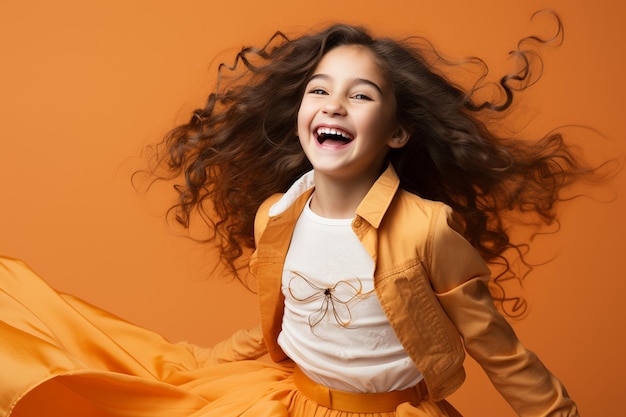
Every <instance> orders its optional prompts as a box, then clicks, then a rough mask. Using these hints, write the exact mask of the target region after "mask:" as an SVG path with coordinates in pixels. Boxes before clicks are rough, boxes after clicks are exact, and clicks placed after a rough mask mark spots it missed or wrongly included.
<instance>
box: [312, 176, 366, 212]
mask: <svg viewBox="0 0 626 417" xmlns="http://www.w3.org/2000/svg"><path fill="white" fill-rule="evenodd" d="M374 182H376V178H371V179H362V178H361V179H359V180H357V181H345V180H336V179H334V178H330V177H328V176H325V175H324V174H318V173H317V172H316V173H315V193H314V194H313V199H312V200H311V210H312V211H313V212H314V213H315V214H318V215H320V216H323V217H327V218H332V219H349V218H352V217H354V216H355V214H356V209H357V207H358V206H359V204H361V201H362V200H363V198H364V197H365V195H366V194H367V192H368V191H369V189H370V188H371V187H372V185H373V184H374Z"/></svg>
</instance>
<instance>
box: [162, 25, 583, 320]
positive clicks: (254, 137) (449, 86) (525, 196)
mask: <svg viewBox="0 0 626 417" xmlns="http://www.w3.org/2000/svg"><path fill="white" fill-rule="evenodd" d="M556 21H557V23H558V25H557V26H558V27H557V33H556V35H555V37H554V39H555V40H557V41H558V40H559V39H560V38H561V36H562V26H561V22H560V20H559V19H558V17H557V18H556ZM548 41H549V40H543V39H540V38H537V37H528V38H524V39H522V40H521V41H520V42H519V44H518V48H517V50H516V51H515V52H514V54H515V55H516V56H517V57H518V58H519V59H520V62H521V63H522V65H521V67H520V69H519V70H517V71H515V72H513V73H511V74H508V75H506V76H505V77H503V78H502V79H501V80H500V82H499V87H498V88H499V91H500V92H501V93H502V94H501V97H502V98H501V99H500V100H497V101H493V102H491V101H484V102H476V99H475V97H476V94H475V91H476V89H478V88H480V87H481V85H480V84H477V85H476V87H475V88H468V89H465V90H464V89H462V88H460V87H458V86H455V85H454V84H453V83H452V82H451V81H449V80H448V79H447V78H446V77H445V76H444V75H443V74H442V72H441V71H442V69H443V68H445V67H446V66H447V65H449V64H448V63H447V62H446V61H445V60H444V59H443V57H442V56H441V55H440V54H439V53H437V52H436V51H435V49H434V48H433V47H432V46H431V45H430V44H428V43H427V42H424V40H423V39H418V38H411V39H407V40H406V41H402V42H400V41H396V40H392V39H387V38H381V39H374V38H373V37H371V36H370V35H369V34H368V32H367V31H366V30H364V29H363V28H359V27H354V26H349V25H344V24H336V25H332V26H330V27H328V28H326V29H324V30H322V31H319V32H317V33H314V34H308V35H304V36H300V37H296V38H294V39H288V38H287V37H286V36H284V35H283V34H282V33H280V32H279V33H277V34H276V35H274V37H272V39H271V40H270V42H269V43H268V44H267V45H265V46H264V47H262V48H252V47H250V48H244V49H242V50H241V51H240V52H239V53H238V54H237V55H236V59H235V62H234V64H233V65H232V66H226V65H224V64H222V65H221V66H220V69H219V78H218V86H217V88H216V90H215V91H214V92H213V93H211V94H210V96H209V98H208V101H207V104H206V106H205V107H204V108H202V109H198V110H196V111H195V112H194V114H193V116H192V117H191V120H190V121H189V122H188V123H186V124H183V125H181V126H178V127H176V128H175V129H174V130H172V131H171V132H170V133H169V134H168V135H167V137H166V138H165V140H164V142H163V143H162V144H161V145H162V146H163V149H165V151H166V152H164V153H162V154H161V158H162V159H161V163H162V166H164V167H165V168H166V170H167V171H168V173H169V174H173V175H174V176H179V175H181V174H182V176H183V177H184V181H183V183H182V184H179V185H177V186H176V189H177V191H178V194H179V201H178V204H177V205H176V206H175V207H173V210H174V212H175V213H176V219H177V220H178V222H180V223H181V224H182V225H184V226H185V227H189V225H190V219H191V218H192V217H193V215H194V213H196V214H198V213H199V214H200V216H201V217H202V219H204V221H205V222H206V223H207V224H208V226H209V227H210V230H211V231H212V233H213V234H212V236H211V239H213V240H214V241H215V242H216V243H217V244H218V246H219V248H220V251H221V252H220V254H221V259H222V260H223V261H224V262H225V264H226V265H227V266H229V267H230V268H231V269H232V271H233V272H235V274H237V269H238V267H237V265H238V263H237V260H238V259H239V258H240V257H241V255H242V254H243V248H245V247H248V248H252V247H253V246H254V237H253V223H254V216H255V213H256V211H257V209H258V207H259V205H260V204H261V203H262V202H263V201H264V200H265V199H266V198H268V197H269V196H270V195H272V194H274V193H277V192H284V191H286V189H287V188H288V187H289V186H290V185H291V183H292V182H293V181H294V180H295V179H297V178H298V177H299V176H301V175H302V174H304V173H305V172H306V171H308V170H309V169H311V166H310V164H309V162H308V161H307V159H306V158H305V156H304V153H303V151H302V148H301V147H300V143H299V141H298V139H297V137H296V120H297V113H298V108H299V104H300V100H301V98H302V96H303V94H304V88H305V84H306V83H307V81H308V80H309V78H310V76H311V75H312V72H313V71H314V70H315V68H316V65H317V64H318V62H319V61H320V59H321V58H322V57H323V56H324V54H325V53H327V52H328V51H329V50H331V49H333V48H335V47H337V46H340V45H361V46H363V47H364V48H367V49H368V50H370V51H371V52H372V53H373V55H374V56H375V57H376V59H377V61H378V63H379V65H380V66H381V68H382V70H383V72H384V73H385V74H386V75H387V77H388V79H389V82H390V84H391V86H392V88H393V91H394V93H395V97H396V101H397V117H398V120H399V122H400V123H401V124H402V125H403V126H404V127H405V128H406V129H407V130H408V131H409V132H411V137H410V140H409V142H408V144H407V145H406V146H405V147H404V148H401V149H393V150H391V151H390V153H389V156H388V158H389V161H390V162H391V163H392V164H393V165H394V167H395V169H396V171H397V172H398V174H399V176H400V179H401V186H402V187H403V188H404V189H406V190H408V191H411V192H413V193H415V194H418V195H420V196H422V197H424V198H428V199H432V200H438V201H442V202H444V203H446V204H448V205H450V206H451V207H452V208H453V209H454V210H455V211H456V212H457V213H458V214H459V216H460V217H461V218H462V220H463V223H464V225H465V237H466V238H467V239H468V240H469V241H470V242H471V244H472V245H473V246H474V247H476V249H477V250H478V251H479V252H480V254H481V255H482V256H483V257H484V259H485V260H486V261H488V262H491V263H501V264H503V265H504V266H505V268H504V272H507V271H509V272H510V268H509V263H508V261H507V257H505V256H504V253H505V252H506V251H510V250H513V251H514V252H517V255H519V257H521V258H522V260H523V250H522V249H523V248H524V245H522V244H515V243H513V242H511V239H510V234H509V233H510V232H509V227H510V226H511V224H510V223H507V221H509V220H510V219H511V217H512V216H510V214H511V213H521V214H524V213H526V214H527V213H532V214H533V215H535V216H536V218H537V219H538V220H539V222H540V223H543V224H550V223H552V222H554V221H555V204H556V203H557V202H558V201H559V200H560V199H561V197H560V192H561V190H562V189H563V188H564V187H566V186H568V185H570V184H572V183H573V182H574V181H575V180H576V179H578V178H579V177H580V176H583V175H589V174H590V173H592V172H593V170H591V169H588V168H586V167H585V166H584V165H583V164H581V163H580V162H579V161H578V159H577V158H576V157H575V155H574V154H573V152H572V151H571V149H570V147H569V146H568V145H566V143H565V142H564V140H563V137H562V136H561V135H560V134H559V133H554V132H553V133H550V134H549V135H547V136H545V137H543V138H541V139H539V140H537V141H528V140H522V139H518V138H511V137H501V136H498V135H496V134H494V133H492V132H491V131H490V129H488V128H487V125H486V122H487V123H488V121H489V120H491V119H493V118H494V115H497V114H499V113H501V112H504V111H506V110H508V109H510V107H511V104H512V103H513V100H514V96H515V94H516V93H517V91H519V90H522V89H524V88H526V87H527V86H528V85H530V84H532V83H534V82H535V81H536V79H537V77H538V76H539V75H538V74H536V73H533V72H532V71H531V68H532V66H533V65H537V63H539V65H540V63H541V62H540V58H538V55H537V54H536V53H535V52H533V49H532V48H527V49H526V46H527V45H530V44H534V45H539V44H542V43H545V42H548ZM472 61H473V62H474V63H478V64H479V65H480V66H481V67H482V68H483V69H484V71H485V73H486V65H485V64H484V63H483V62H482V61H480V60H478V59H473V60H472ZM513 217H514V216H513ZM497 279H498V277H496V278H495V281H494V282H496V283H497ZM501 295H502V297H500V298H502V299H504V298H505V297H504V295H503V294H501ZM519 308H520V305H519V304H518V305H516V306H515V307H514V309H519Z"/></svg>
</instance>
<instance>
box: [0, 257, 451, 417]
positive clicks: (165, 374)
mask: <svg viewBox="0 0 626 417" xmlns="http://www.w3.org/2000/svg"><path fill="white" fill-rule="evenodd" d="M259 334H260V333H259ZM0 340H1V344H0V416H7V417H8V416H11V417H25V416H28V417H34V416H36V417H47V416H50V417H52V416H55V417H58V416H64V417H79V416H80V417H86V416H89V417H113V416H115V417H148V416H150V417H166V416H167V417H200V416H203V417H225V416H228V417H231V416H244V417H287V416H299V417H308V416H313V417H317V416H327V417H356V416H363V417H364V416H371V417H374V416H376V417H392V416H399V417H436V416H444V417H445V416H449V417H452V416H457V415H458V414H456V412H455V411H454V410H453V409H452V408H451V407H449V405H448V404H447V403H445V402H442V403H438V404H436V403H434V402H431V401H422V402H421V403H420V404H419V405H418V406H417V407H413V406H411V405H410V404H408V403H405V404H401V405H400V406H399V407H398V408H397V410H396V411H395V412H391V413H375V414H357V413H346V412H338V411H333V410H329V409H327V408H325V407H322V406H319V405H318V404H316V403H315V402H313V401H311V400H309V399H307V398H306V397H305V396H304V395H303V394H301V393H300V392H298V390H297V389H296V388H295V385H294V383H293V364H292V363H291V362H290V361H284V362H283V363H280V364H274V363H270V362H268V361H265V360H255V359H246V358H256V357H258V356H260V355H261V354H262V353H264V345H263V342H262V340H261V338H260V335H257V334H256V333H255V332H254V331H253V332H247V331H242V332H237V333H236V334H235V335H234V336H233V338H231V339H229V340H227V341H225V342H223V343H221V344H218V345H216V346H215V347H213V348H211V349H206V348H200V347H198V346H194V345H191V344H188V343H170V342H168V341H166V340H165V339H163V338H162V337H161V336H159V335H157V334H155V333H153V332H151V331H148V330H146V329H143V328H141V327H138V326H136V325H133V324H131V323H128V322H126V321H124V320H122V319H121V318H119V317H116V316H114V315H112V314H110V313H108V312H106V311H103V310H101V309H98V308H96V307H94V306H92V305H89V304H87V303H85V302H83V301H81V300H79V299H77V298H75V297H72V296H68V295H65V294H60V293H58V292H56V291H55V290H53V289H52V288H50V287H49V286H48V285H47V284H46V283H45V282H44V281H42V280H41V279H40V278H39V277H38V276H37V275H35V274H34V273H33V272H32V271H31V270H30V269H29V268H28V267H27V266H25V265H24V264H23V263H21V262H19V261H16V260H13V259H8V258H0ZM446 409H447V410H449V412H448V411H446Z"/></svg>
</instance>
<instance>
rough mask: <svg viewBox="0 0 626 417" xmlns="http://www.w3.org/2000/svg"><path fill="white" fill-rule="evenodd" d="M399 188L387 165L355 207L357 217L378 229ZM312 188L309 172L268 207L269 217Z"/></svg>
mask: <svg viewBox="0 0 626 417" xmlns="http://www.w3.org/2000/svg"><path fill="white" fill-rule="evenodd" d="M399 186H400V179H399V178H398V174H396V171H395V169H394V168H393V166H392V165H391V164H389V165H388V166H387V169H386V170H385V171H384V172H383V173H382V174H381V176H380V177H378V179H377V180H376V182H375V183H374V185H372V188H370V190H369V191H368V192H367V194H366V195H365V197H364V198H363V200H362V201H361V203H360V204H359V206H358V207H357V209H356V214H357V216H359V217H361V218H363V219H364V220H365V221H367V222H368V223H369V224H371V225H372V226H373V227H376V228H378V226H380V223H381V222H382V219H383V217H384V215H385V212H386V211H387V209H388V208H389V205H390V204H391V201H392V200H393V197H394V196H395V194H396V191H397V190H398V188H399ZM313 188H315V181H314V171H313V170H311V171H309V172H307V173H306V174H304V175H303V176H302V177H300V178H299V179H298V180H297V181H296V182H294V183H293V184H292V185H291V187H289V189H288V190H287V192H286V193H285V194H284V195H283V196H282V197H281V198H280V199H279V200H278V201H277V202H276V203H274V205H272V207H270V210H269V215H270V217H273V216H277V215H279V214H282V213H283V212H285V210H287V209H288V208H289V207H290V206H291V205H292V204H293V203H294V202H295V201H296V200H297V199H298V198H299V197H301V196H302V195H303V194H305V193H307V192H309V191H311V190H312V189H313Z"/></svg>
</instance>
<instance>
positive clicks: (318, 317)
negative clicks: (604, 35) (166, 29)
mask: <svg viewBox="0 0 626 417" xmlns="http://www.w3.org/2000/svg"><path fill="white" fill-rule="evenodd" d="M560 34H561V28H560V24H559V33H558V35H557V36H560ZM275 42H277V43H278V45H276V44H275ZM529 42H530V43H533V42H535V43H537V42H544V41H542V40H540V39H537V38H528V39H525V40H523V41H522V42H520V48H519V49H518V51H517V54H518V55H519V56H520V58H522V62H523V64H524V65H523V67H522V68H521V69H520V71H519V72H516V73H514V74H512V75H509V76H506V77H504V78H503V79H502V81H501V83H500V87H501V89H502V91H503V92H504V93H505V94H504V98H503V101H502V102H501V103H500V102H491V101H485V102H483V103H481V102H479V101H478V100H477V94H476V89H469V90H468V91H463V90H462V89H461V88H459V87H456V86H455V85H453V84H452V83H451V82H450V81H448V80H447V79H446V78H444V77H443V76H442V75H441V74H439V71H438V70H437V67H436V66H435V64H436V63H438V62H439V63H441V62H442V60H441V57H440V56H438V55H437V54H434V53H433V50H432V49H431V48H425V49H420V48H418V47H415V46H411V45H410V44H409V43H401V42H396V41H392V40H389V39H373V38H372V37H370V35H369V34H368V33H367V32H366V31H365V30H363V29H361V28H357V27H352V26H347V25H333V26H331V27H329V28H327V29H325V30H322V31H321V32H319V33H315V34H312V35H305V36H302V37H299V38H296V39H293V40H287V39H286V38H285V37H284V36H282V34H278V35H277V36H276V37H275V38H274V39H273V40H272V42H270V44H268V45H266V46H265V47H264V48H261V49H256V48H246V49H244V50H242V51H241V52H240V53H239V54H238V55H237V60H236V61H235V65H234V66H233V67H231V68H230V70H231V71H232V74H233V76H232V77H231V78H229V79H226V76H225V75H224V71H226V70H227V68H225V67H222V68H221V70H222V72H221V78H220V79H219V84H222V83H223V84H222V85H221V86H220V85H218V88H217V89H216V91H215V92H214V93H213V94H211V95H210V96H209V100H208V103H207V106H206V107H205V108H204V109H201V110H198V111H196V112H195V113H194V115H193V117H192V119H191V120H190V122H189V123H188V124H185V125H183V126H180V127H178V128H176V129H174V130H173V131H172V132H171V133H170V134H169V135H168V137H167V138H166V139H165V141H164V143H163V146H164V149H165V150H166V153H165V154H163V155H164V156H163V159H162V160H161V162H163V163H164V165H165V167H166V168H167V169H168V170H169V172H170V173H171V175H173V176H178V175H179V174H183V175H182V176H183V178H184V183H183V184H180V185H178V186H177V190H178V192H179V197H180V199H179V204H178V205H177V206H176V207H175V208H174V210H175V211H176V214H177V219H178V220H179V221H180V222H181V223H182V224H184V225H185V226H189V225H190V221H191V220H192V218H193V217H194V216H195V215H199V216H201V218H202V219H204V220H206V221H207V222H208V223H209V226H210V230H212V231H213V232H214V235H213V239H214V240H215V241H216V242H217V243H218V245H219V248H220V251H221V252H220V253H221V258H222V259H223V261H224V262H225V263H226V265H228V266H229V267H230V268H231V270H232V271H233V272H234V273H235V274H236V276H238V277H239V278H240V279H241V280H242V281H245V282H246V283H249V284H251V285H253V286H254V287H255V290H256V291H257V292H258V295H259V301H260V313H261V314H260V324H259V326H258V327H256V328H254V329H250V330H243V331H239V332H237V333H235V334H234V335H233V337H232V338H230V339H229V340H227V341H224V342H222V343H220V344H218V345H217V346H215V347H214V348H212V349H201V348H199V347H196V346H192V345H189V344H183V343H180V344H174V345H172V344H169V343H167V342H166V341H164V340H163V339H161V338H160V337H158V336H156V335H154V334H153V333H150V332H148V331H146V330H144V329H140V328H137V327H135V326H133V325H131V324H128V323H126V322H124V321H122V320H121V319H119V318H117V317H113V316H111V315H110V314H108V313H106V312H103V311H100V310H98V309H96V308H94V307H93V306H89V305H87V304H85V303H84V302H82V301H80V300H77V299H75V298H72V297H69V296H66V295H60V294H58V293H56V292H55V291H53V290H51V289H50V288H49V287H47V286H46V285H45V284H44V283H43V282H42V281H40V280H39V279H37V278H36V277H35V276H34V274H33V273H32V272H30V271H29V270H28V269H27V268H26V267H25V266H23V265H22V264H20V263H19V262H17V261H14V260H8V259H5V260H4V261H3V263H2V267H3V268H2V270H3V273H2V276H1V283H2V284H1V285H2V289H3V292H2V293H1V296H2V297H3V298H2V302H3V305H4V306H6V308H5V307H3V316H7V318H6V320H5V321H3V322H1V323H0V324H1V326H0V331H1V332H2V338H3V340H5V341H7V343H5V344H4V345H3V348H2V350H1V353H0V365H2V369H3V377H1V378H2V379H0V385H1V386H2V388H3V389H2V392H1V393H0V406H1V408H0V410H1V411H2V415H11V416H18V417H19V416H34V415H37V416H45V415H65V416H74V415H75V416H78V415H81V416H84V415H90V416H91V415H93V416H170V417H171V416H181V417H182V416H305V417H306V416H357V415H359V416H389V417H391V416H457V415H459V414H458V412H457V411H456V410H455V409H454V408H453V407H452V406H451V405H450V404H448V402H446V400H445V398H446V397H447V396H449V395H450V394H452V393H453V392H454V391H455V390H456V389H457V388H458V387H459V386H460V385H461V384H462V382H463V379H464V372H463V367H462V364H463V359H464V354H465V353H464V352H465V351H467V352H468V353H469V354H470V355H472V356H473V357H474V358H475V359H476V360H477V361H478V362H479V363H480V364H481V366H482V367H483V368H484V369H485V371H486V373H487V375H488V376H489V378H490V379H491V381H492V382H493V384H494V385H495V387H496V388H497V389H498V390H499V391H500V393H501V394H502V395H503V396H504V398H505V399H506V400H507V401H508V402H509V403H510V404H511V406H512V407H513V409H514V410H515V411H516V412H517V414H519V415H520V416H577V415H578V412H577V409H576V405H575V404H574V402H573V401H572V400H571V399H570V398H569V397H568V395H567V392H566V391H565V388H564V387H563V385H562V384H561V383H560V382H559V380H558V379H556V378H555V377H554V376H553V375H552V374H551V373H550V372H549V371H548V370H547V369H546V368H545V367H544V366H543V364H542V363H541V362H540V361H539V359H538V358H537V357H536V356H535V355H534V354H533V353H532V352H530V351H528V350H526V349H525V348H524V347H523V346H522V345H521V344H520V342H519V341H518V339H517V338H516V336H515V334H514V332H513V330H512V329H511V327H510V326H509V325H508V324H507V322H506V320H505V319H504V318H503V316H502V315H501V314H500V313H499V312H498V310H497V309H496V307H495V305H494V303H493V300H492V296H491V294H490V291H489V287H488V286H489V284H491V288H492V289H493V290H494V292H495V296H496V298H497V299H498V300H500V301H501V302H503V301H505V300H506V299H507V297H506V294H505V293H504V292H503V290H502V288H501V286H500V285H499V279H500V278H499V277H505V276H506V274H507V273H509V274H510V273H512V271H511V269H510V268H509V267H508V265H509V264H508V262H509V260H508V258H507V257H505V255H508V254H509V252H510V251H511V250H512V251H513V253H517V254H519V256H520V257H521V258H522V260H523V251H522V249H523V246H522V245H520V244H515V243H513V242H511V241H510V239H509V226H510V221H509V219H510V218H511V217H512V216H511V213H514V214H515V213H520V214H524V215H527V214H529V213H531V214H535V215H536V216H537V218H538V219H539V220H540V221H542V222H543V223H547V224H549V223H550V222H552V221H553V220H554V219H555V213H554V205H555V203H557V202H558V201H559V199H560V191H561V190H562V189H563V188H564V187H565V186H567V185H570V184H571V183H572V182H573V181H574V180H575V179H576V178H577V177H579V176H582V175H587V174H591V173H593V172H594V171H593V170H591V169H587V168H585V167H584V166H583V165H582V164H580V163H579V162H578V161H577V159H576V158H575V157H574V155H573V154H572V153H571V152H570V149H569V148H568V147H567V146H566V145H565V144H564V142H563V141H562V138H561V136H560V135H558V134H551V135H548V136H546V137H544V138H542V139H541V140H540V141H538V142H536V143H530V142H525V141H521V140H517V139H514V138H508V137H500V136H497V135H496V134H494V133H493V132H492V131H491V130H489V129H488V128H487V125H486V123H485V122H487V121H488V120H489V117H490V116H492V115H494V114H495V113H496V112H501V111H504V110H506V109H508V108H509V107H510V105H511V103H512V101H513V96H514V93H513V92H514V91H515V90H516V89H523V88H524V87H525V85H527V84H529V83H532V82H534V81H535V79H533V77H532V72H531V71H530V69H531V67H532V65H533V62H532V60H531V59H530V58H531V57H532V56H533V54H532V53H530V52H527V51H525V50H523V49H522V46H524V45H527V44H528V43H529ZM241 67H243V70H242V71H239V70H240V69H241ZM514 83H516V84H514ZM478 87H480V86H478ZM478 87H477V88H478ZM246 248H253V249H254V253H253V254H252V255H251V256H250V257H249V266H250V271H251V272H252V278H251V279H252V280H253V281H248V278H247V277H246V276H245V275H244V274H243V273H242V272H241V271H242V265H244V264H243V263H242V261H244V260H246V258H247V256H244V254H246V253H247V252H246ZM507 251H509V252H507ZM485 261H487V262H490V263H492V264H496V265H497V264H500V265H504V272H502V273H501V274H499V275H498V276H496V277H495V278H493V279H490V270H489V268H488V267H487V266H486V263H485ZM520 308H523V305H521V304H520V303H516V304H514V310H515V311H519V309H520ZM266 353H269V356H270V358H271V359H272V362H273V363H268V362H267V361H257V360H252V359H257V358H259V357H261V356H263V355H264V354H266ZM4 370H8V371H9V372H6V371H4Z"/></svg>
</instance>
